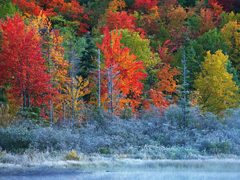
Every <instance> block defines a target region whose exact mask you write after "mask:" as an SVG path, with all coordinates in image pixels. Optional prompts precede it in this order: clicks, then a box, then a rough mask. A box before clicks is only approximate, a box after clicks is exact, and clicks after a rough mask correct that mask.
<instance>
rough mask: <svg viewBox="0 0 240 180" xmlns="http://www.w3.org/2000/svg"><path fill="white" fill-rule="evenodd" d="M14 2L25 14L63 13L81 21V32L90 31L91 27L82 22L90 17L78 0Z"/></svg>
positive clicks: (24, 0)
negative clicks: (69, 0)
mask: <svg viewBox="0 0 240 180" xmlns="http://www.w3.org/2000/svg"><path fill="white" fill-rule="evenodd" d="M12 3H14V4H16V5H18V6H19V8H20V10H21V11H23V13H25V14H26V13H27V14H30V15H35V16H38V15H39V14H40V12H42V13H43V14H45V15H46V16H56V15H58V14H59V13H62V14H64V16H67V17H68V18H70V19H72V20H75V21H76V22H78V23H79V26H80V30H79V31H80V32H81V33H86V32H88V31H87V30H86V29H88V28H89V27H88V25H87V24H85V23H82V20H89V18H88V16H87V14H85V15H83V13H84V10H83V7H82V6H80V5H79V3H78V2H77V1H76V0H72V1H71V3H66V2H64V0H40V2H39V3H38V2H36V1H35V0H32V1H31V3H29V2H28V0H12Z"/></svg>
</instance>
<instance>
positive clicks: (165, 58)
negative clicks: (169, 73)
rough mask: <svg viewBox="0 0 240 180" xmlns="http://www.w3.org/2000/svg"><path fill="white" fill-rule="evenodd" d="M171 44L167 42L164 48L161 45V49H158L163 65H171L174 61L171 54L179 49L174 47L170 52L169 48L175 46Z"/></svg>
mask: <svg viewBox="0 0 240 180" xmlns="http://www.w3.org/2000/svg"><path fill="white" fill-rule="evenodd" d="M169 42H170V40H167V41H165V43H164V44H163V47H161V45H159V49H157V50H158V52H159V56H160V58H161V60H162V62H163V63H170V62H171V61H172V57H171V56H170V54H171V53H172V52H173V51H174V50H176V49H177V47H174V48H172V49H171V50H170V51H169V48H168V46H172V45H174V44H173V43H169Z"/></svg>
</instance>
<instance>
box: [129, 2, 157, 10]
mask: <svg viewBox="0 0 240 180" xmlns="http://www.w3.org/2000/svg"><path fill="white" fill-rule="evenodd" d="M158 3H159V1H157V0H135V3H134V4H133V9H136V10H143V12H145V13H146V12H149V11H150V9H152V8H153V7H154V6H156V5H157V4H158Z"/></svg>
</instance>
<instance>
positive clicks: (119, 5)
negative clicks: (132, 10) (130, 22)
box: [106, 0, 126, 13]
mask: <svg viewBox="0 0 240 180" xmlns="http://www.w3.org/2000/svg"><path fill="white" fill-rule="evenodd" d="M108 6H109V7H108V9H106V12H109V11H112V12H113V13H115V12H116V11H117V10H119V9H120V10H122V9H124V8H125V7H126V3H125V1H124V0H114V1H111V2H110V3H109V5H108Z"/></svg>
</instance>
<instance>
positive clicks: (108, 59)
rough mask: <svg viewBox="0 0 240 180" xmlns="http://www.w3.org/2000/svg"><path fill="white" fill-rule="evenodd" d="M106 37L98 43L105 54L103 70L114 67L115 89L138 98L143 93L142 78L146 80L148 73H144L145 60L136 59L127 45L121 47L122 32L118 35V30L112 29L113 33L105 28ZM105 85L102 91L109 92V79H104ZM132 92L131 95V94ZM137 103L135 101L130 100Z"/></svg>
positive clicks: (124, 94)
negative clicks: (100, 43)
mask: <svg viewBox="0 0 240 180" xmlns="http://www.w3.org/2000/svg"><path fill="white" fill-rule="evenodd" d="M104 34H105V37H104V38H103V39H102V45H99V44H98V43H97V46H98V48H99V49H100V50H101V51H102V52H103V54H104V69H103V71H102V72H104V74H107V73H106V69H109V68H110V67H111V66H112V67H113V74H116V76H115V78H114V79H115V80H114V82H113V84H114V90H115V91H118V92H119V93H120V94H122V96H125V97H126V96H129V97H130V96H131V98H134V99H137V98H138V97H139V95H140V94H142V90H143V83H141V82H140V80H144V79H145V78H146V76H147V74H145V73H143V72H142V71H141V69H144V67H145V66H144V65H143V62H141V61H138V62H136V61H134V60H135V59H136V56H135V55H134V54H131V55H130V54H129V51H130V49H129V48H127V47H125V48H124V49H122V48H121V43H120V40H121V38H122V37H121V34H120V35H118V31H117V30H115V31H112V32H111V34H110V33H109V30H108V28H107V27H105V30H104ZM104 84H105V86H103V88H102V92H104V93H106V92H107V80H105V81H104ZM130 94H131V95H130ZM128 102H130V105H131V103H134V104H136V102H134V101H132V102H131V101H128Z"/></svg>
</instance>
